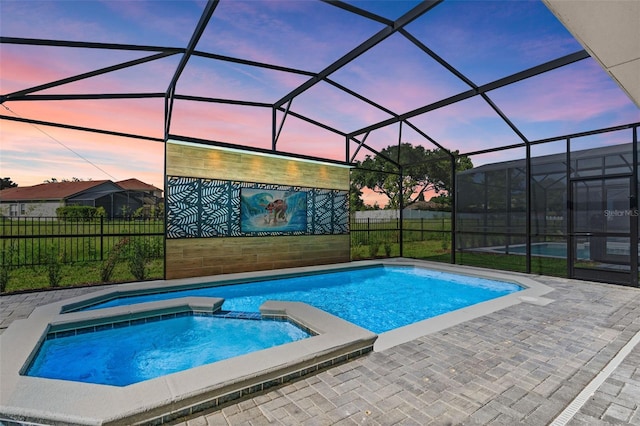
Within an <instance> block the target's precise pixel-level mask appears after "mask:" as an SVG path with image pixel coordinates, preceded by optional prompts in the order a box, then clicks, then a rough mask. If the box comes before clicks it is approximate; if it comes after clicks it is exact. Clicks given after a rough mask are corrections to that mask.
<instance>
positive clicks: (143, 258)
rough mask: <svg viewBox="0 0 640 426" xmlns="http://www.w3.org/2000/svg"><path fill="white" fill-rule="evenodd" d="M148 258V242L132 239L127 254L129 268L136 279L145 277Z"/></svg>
mask: <svg viewBox="0 0 640 426" xmlns="http://www.w3.org/2000/svg"><path fill="white" fill-rule="evenodd" d="M149 259H150V256H149V244H148V243H147V242H146V241H144V240H141V239H135V240H133V241H132V243H131V250H130V254H129V270H130V271H131V274H132V275H133V276H134V277H135V278H136V279H137V280H140V281H142V280H144V279H145V278H146V277H147V263H148V262H149Z"/></svg>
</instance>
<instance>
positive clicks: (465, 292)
mask: <svg viewBox="0 0 640 426" xmlns="http://www.w3.org/2000/svg"><path fill="white" fill-rule="evenodd" d="M521 289H522V288H521V287H520V286H518V285H516V284H513V283H507V282H501V281H493V280H488V279H484V278H476V277H469V276H463V275H456V274H450V273H445V272H438V271H433V270H427V269H421V268H413V267H388V266H380V267H371V268H360V269H350V270H345V271H338V272H329V273H322V274H314V275H305V276H298V277H294V278H282V279H274V280H269V281H260V282H252V283H246V284H234V285H225V286H218V287H204V288H197V289H191V290H183V291H174V292H169V293H156V294H147V295H139V296H133V297H121V298H118V299H114V300H111V301H108V302H105V303H101V304H99V305H95V306H92V307H91V308H90V309H99V308H106V307H112V306H123V305H130V304H134V303H141V302H149V301H156V300H166V299H171V298H177V297H186V296H209V297H221V298H224V299H225V302H224V305H223V309H225V310H230V311H247V312H252V311H255V312H257V311H258V308H259V307H260V305H261V304H262V303H263V302H265V301H267V300H284V301H292V302H293V301H295V302H305V303H308V304H310V305H312V306H315V307H316V308H319V309H322V310H324V311H326V312H329V313H331V314H333V315H335V316H338V317H340V318H342V319H344V320H347V321H349V322H352V323H354V324H357V325H359V326H360V327H363V328H366V329H368V330H370V331H372V332H374V333H383V332H385V331H389V330H392V329H395V328H398V327H402V326H405V325H408V324H412V323H415V322H418V321H421V320H424V319H427V318H432V317H435V316H437V315H441V314H444V313H447V312H451V311H454V310H456V309H460V308H464V307H467V306H471V305H474V304H476V303H480V302H484V301H487V300H490V299H494V298H497V297H500V296H504V295H506V294H510V293H513V292H516V291H519V290H521Z"/></svg>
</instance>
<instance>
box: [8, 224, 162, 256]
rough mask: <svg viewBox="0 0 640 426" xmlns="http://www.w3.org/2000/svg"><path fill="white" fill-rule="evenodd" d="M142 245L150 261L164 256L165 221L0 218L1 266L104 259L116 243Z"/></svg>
mask: <svg viewBox="0 0 640 426" xmlns="http://www.w3.org/2000/svg"><path fill="white" fill-rule="evenodd" d="M134 241H135V242H142V243H143V244H144V246H145V248H146V251H147V255H148V256H149V257H150V258H161V257H163V256H164V221H163V220H158V219H140V218H136V219H116V220H109V219H107V218H103V217H100V218H95V219H90V220H87V219H76V218H74V219H58V218H56V217H40V218H26V217H20V218H16V217H13V218H6V217H5V218H1V219H0V266H2V267H20V266H35V265H45V264H48V263H49V262H50V259H51V258H52V256H55V257H57V260H59V261H60V262H61V263H76V262H98V261H102V260H105V259H106V258H107V256H108V255H109V251H110V250H111V248H112V247H113V246H115V245H116V244H120V245H121V246H124V250H125V251H126V250H129V249H130V247H132V244H125V243H129V242H134Z"/></svg>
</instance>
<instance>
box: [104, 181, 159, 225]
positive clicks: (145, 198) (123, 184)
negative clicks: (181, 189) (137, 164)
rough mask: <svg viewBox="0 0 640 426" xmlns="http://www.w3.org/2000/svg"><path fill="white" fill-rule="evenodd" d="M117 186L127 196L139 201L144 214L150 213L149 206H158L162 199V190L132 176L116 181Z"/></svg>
mask: <svg viewBox="0 0 640 426" xmlns="http://www.w3.org/2000/svg"><path fill="white" fill-rule="evenodd" d="M116 184H118V186H119V187H120V188H122V189H124V190H125V191H126V194H127V197H130V198H132V199H135V200H137V201H138V202H140V203H141V205H142V207H143V209H144V214H145V215H147V216H148V215H150V214H151V213H152V211H151V207H154V206H158V204H160V203H161V202H162V201H163V199H162V190H161V189H160V188H156V187H155V186H153V185H149V184H148V183H144V182H142V181H140V180H138V179H135V178H132V179H127V180H121V181H118V182H116Z"/></svg>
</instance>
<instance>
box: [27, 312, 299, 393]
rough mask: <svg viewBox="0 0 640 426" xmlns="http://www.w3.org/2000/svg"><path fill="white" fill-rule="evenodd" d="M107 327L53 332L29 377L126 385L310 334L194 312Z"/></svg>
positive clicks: (290, 326)
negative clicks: (78, 331)
mask: <svg viewBox="0 0 640 426" xmlns="http://www.w3.org/2000/svg"><path fill="white" fill-rule="evenodd" d="M109 326H110V328H108V329H106V328H104V329H99V330H96V331H91V332H83V333H81V334H78V333H76V330H72V332H71V333H69V332H66V333H62V334H63V335H62V336H58V335H56V334H52V333H50V334H49V335H48V336H47V340H46V341H44V342H43V344H42V345H41V347H40V349H39V350H38V354H37V355H36V357H35V359H34V361H33V362H32V364H31V366H30V367H29V369H28V371H27V375H28V376H32V377H42V378H48V379H60V380H71V381H76V382H84V383H96V384H103V385H112V386H127V385H130V384H132V383H138V382H142V381H144V380H149V379H153V378H156V377H160V376H164V375H167V374H171V373H176V372H178V371H184V370H187V369H190V368H194V367H198V366H201V365H205V364H210V363H213V362H216V361H221V360H224V359H227V358H232V357H236V356H240V355H244V354H247V353H250V352H254V351H258V350H261V349H267V348H271V347H274V346H278V345H282V344H285V343H290V342H295V341H298V340H302V339H305V338H307V337H309V336H310V335H309V334H308V333H307V332H305V331H303V330H302V329H300V328H298V327H296V326H295V325H293V324H292V323H290V322H288V321H276V320H260V319H257V318H256V319H233V318H223V317H219V316H215V315H211V314H200V315H194V314H193V313H190V314H189V315H187V314H186V313H185V314H184V315H180V316H174V317H172V318H167V319H157V320H155V321H152V322H144V323H139V324H134V325H129V323H124V324H123V323H120V325H118V324H117V323H116V324H109ZM58 334H60V333H58Z"/></svg>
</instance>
